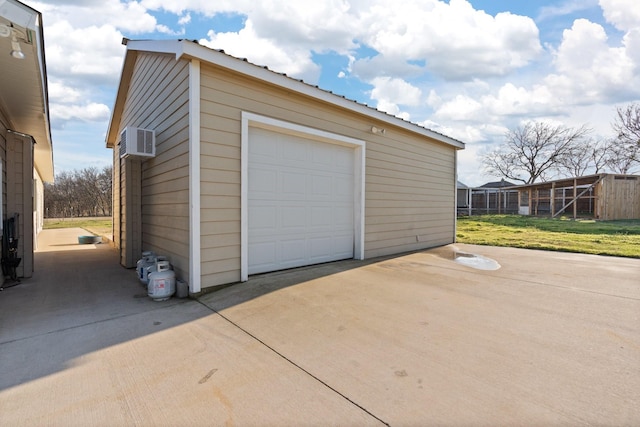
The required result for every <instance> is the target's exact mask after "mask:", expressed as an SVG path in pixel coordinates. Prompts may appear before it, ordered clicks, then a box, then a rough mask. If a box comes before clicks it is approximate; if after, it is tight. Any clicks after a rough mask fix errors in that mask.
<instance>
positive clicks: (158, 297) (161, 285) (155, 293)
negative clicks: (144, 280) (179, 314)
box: [147, 261, 176, 301]
mask: <svg viewBox="0 0 640 427" xmlns="http://www.w3.org/2000/svg"><path fill="white" fill-rule="evenodd" d="M156 266H157V267H156V268H157V270H156V271H153V272H151V273H149V284H148V285H147V294H148V295H149V296H150V297H151V298H152V299H153V300H154V301H165V300H168V299H169V298H171V295H173V294H174V293H175V292H176V273H175V272H174V271H173V270H171V265H170V264H169V261H158V262H157V263H156Z"/></svg>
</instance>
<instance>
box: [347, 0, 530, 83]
mask: <svg viewBox="0 0 640 427" xmlns="http://www.w3.org/2000/svg"><path fill="white" fill-rule="evenodd" d="M363 15H364V17H363V18H362V23H363V24H364V25H361V31H362V32H363V35H362V36H361V37H360V38H359V39H361V40H362V41H363V42H364V43H366V44H368V45H370V46H371V47H373V48H374V49H376V50H377V51H378V52H380V54H381V55H382V57H388V58H389V61H392V62H391V63H395V61H396V60H397V58H398V57H402V58H404V60H405V61H407V60H426V64H427V68H428V69H429V70H430V71H432V72H435V73H436V74H438V75H439V76H440V77H442V78H444V79H449V80H464V79H467V78H470V77H471V76H476V77H482V76H484V77H487V76H502V75H506V74H508V73H509V72H511V71H513V70H515V69H517V68H519V67H522V66H525V65H526V64H528V63H529V62H530V61H531V60H533V59H534V58H535V57H536V56H537V55H538V54H539V53H540V52H541V50H542V48H541V46H540V42H539V38H538V28H537V27H536V25H535V23H534V22H533V20H532V19H531V18H528V17H524V16H517V15H513V14H510V13H499V14H497V15H496V16H495V17H493V16H491V15H488V14H487V13H485V12H484V11H477V10H475V9H473V7H472V6H471V4H470V3H469V2H468V1H466V0H451V1H450V2H449V3H444V2H440V1H435V0H431V1H421V0H408V1H405V2H401V3H396V4H394V6H393V7H391V8H390V7H388V6H387V5H386V4H383V3H379V4H377V5H376V6H372V7H371V11H370V12H369V13H366V14H365V13H364V12H363Z"/></svg>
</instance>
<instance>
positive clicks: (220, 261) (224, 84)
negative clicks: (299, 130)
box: [201, 64, 455, 288]
mask: <svg viewBox="0 0 640 427" xmlns="http://www.w3.org/2000/svg"><path fill="white" fill-rule="evenodd" d="M201 85H202V88H201V128H202V129H201V139H202V146H201V152H202V156H201V159H202V163H201V185H202V187H201V192H202V199H201V200H202V209H201V217H202V287H203V288H205V287H208V286H214V285H218V284H223V283H229V282H231V281H237V280H239V279H240V140H241V134H240V133H241V113H242V111H247V112H252V113H256V114H260V115H264V116H268V117H272V118H276V119H279V120H284V121H288V122H292V123H295V124H299V125H303V126H308V127H311V128H316V129H322V130H326V131H328V132H333V133H336V134H340V135H344V136H348V137H351V138H355V139H359V140H364V141H366V178H365V188H366V195H365V199H366V200H365V257H374V256H377V255H384V254H391V253H400V252H405V251H410V250H415V249H420V248H426V247H432V246H437V245H442V244H447V243H451V242H453V238H454V227H455V216H454V212H455V149H454V148H453V147H451V146H447V145H445V144H442V143H439V142H436V141H432V140H428V139H427V138H426V137H424V138H422V137H419V136H417V135H415V134H412V133H411V132H408V131H406V130H403V129H401V128H394V127H392V126H389V125H386V124H385V125H381V124H380V123H377V122H376V121H375V120H372V119H371V118H368V117H365V116H361V115H358V114H356V113H353V112H349V111H343V110H340V109H338V108H336V107H333V106H330V105H327V104H325V103H322V102H319V101H317V100H313V99H310V98H306V97H304V96H302V95H298V94H295V93H291V92H290V91H286V90H284V89H281V88H277V87H275V86H269V85H266V84H264V83H260V82H256V81H253V80H251V79H250V78H248V77H244V76H237V75H234V74H232V73H229V72H224V71H221V70H219V69H217V68H215V67H214V66H211V65H207V64H202V78H201ZM374 125H375V126H377V127H383V128H385V129H386V135H375V134H373V133H371V126H374Z"/></svg>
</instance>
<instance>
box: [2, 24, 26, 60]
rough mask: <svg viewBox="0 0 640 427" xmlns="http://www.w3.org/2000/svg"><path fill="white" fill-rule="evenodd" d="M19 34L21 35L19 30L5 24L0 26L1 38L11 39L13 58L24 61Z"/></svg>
mask: <svg viewBox="0 0 640 427" xmlns="http://www.w3.org/2000/svg"><path fill="white" fill-rule="evenodd" d="M17 34H20V33H19V31H18V30H16V29H15V28H13V27H10V26H8V25H5V24H0V37H11V56H13V57H14V58H16V59H24V52H22V48H21V47H20V42H19V41H18V37H17V36H16V35H17Z"/></svg>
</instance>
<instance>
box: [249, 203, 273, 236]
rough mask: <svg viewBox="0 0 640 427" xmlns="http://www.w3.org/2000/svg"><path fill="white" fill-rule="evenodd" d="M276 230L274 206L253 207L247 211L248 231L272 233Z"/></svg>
mask: <svg viewBox="0 0 640 427" xmlns="http://www.w3.org/2000/svg"><path fill="white" fill-rule="evenodd" d="M277 228H278V208H277V207H276V206H254V207H253V209H251V210H249V231H251V232H253V233H255V232H259V231H265V230H266V231H268V232H269V233H274V232H275V231H276V230H277Z"/></svg>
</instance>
